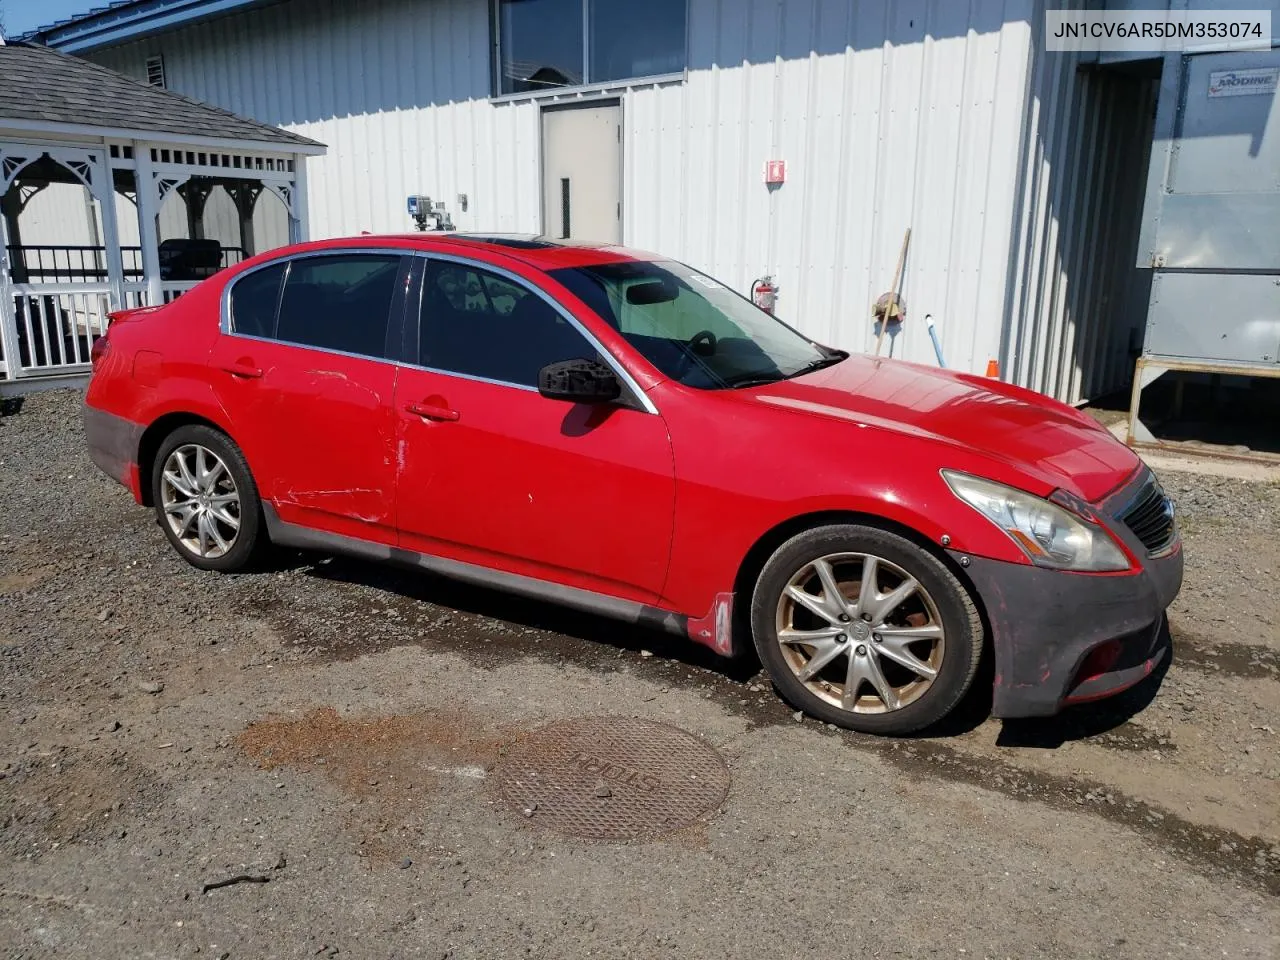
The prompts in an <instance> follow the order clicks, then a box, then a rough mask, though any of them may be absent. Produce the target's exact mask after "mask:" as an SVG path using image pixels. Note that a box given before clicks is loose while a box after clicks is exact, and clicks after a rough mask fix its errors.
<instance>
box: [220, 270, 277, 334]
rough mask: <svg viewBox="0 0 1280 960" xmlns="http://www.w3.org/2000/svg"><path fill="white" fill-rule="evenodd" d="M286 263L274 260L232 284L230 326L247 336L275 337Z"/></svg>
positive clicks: (236, 331) (234, 330)
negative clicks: (272, 262)
mask: <svg viewBox="0 0 1280 960" xmlns="http://www.w3.org/2000/svg"><path fill="white" fill-rule="evenodd" d="M286 266H287V264H284V263H277V264H274V265H273V266H270V267H264V268H262V269H261V270H255V271H253V272H252V273H250V274H248V275H247V276H244V277H241V278H240V279H239V280H237V281H236V282H235V285H234V286H232V288H231V329H232V331H233V332H235V333H240V334H244V335H245V336H249V337H274V336H275V334H276V308H277V307H278V306H279V304H280V281H281V280H283V279H284V271H285V267H286Z"/></svg>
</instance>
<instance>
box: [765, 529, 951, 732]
mask: <svg viewBox="0 0 1280 960" xmlns="http://www.w3.org/2000/svg"><path fill="white" fill-rule="evenodd" d="M776 627H777V636H778V644H779V645H780V647H781V648H782V656H783V659H784V660H785V661H786V663H787V666H788V667H790V668H791V670H792V672H793V673H794V674H795V676H796V678H797V679H798V680H799V681H800V682H801V683H803V684H804V685H805V687H806V688H807V689H808V690H809V691H810V692H811V693H813V694H814V695H815V696H817V697H819V698H820V699H822V700H823V701H825V702H827V703H829V704H831V705H833V706H836V707H839V708H840V709H842V710H848V711H851V712H853V713H864V714H867V713H872V714H874V713H890V712H893V711H895V710H900V709H902V708H903V707H905V706H907V705H908V704H910V703H913V702H915V701H916V700H918V699H919V698H920V697H921V696H923V695H924V693H925V692H926V691H927V690H928V689H929V687H930V686H932V685H933V682H934V680H935V679H936V678H937V676H938V671H939V670H940V669H941V667H942V657H943V653H944V650H945V641H946V637H945V634H944V631H943V625H942V618H941V616H940V615H939V613H938V608H937V606H936V604H935V603H934V601H933V598H932V597H931V596H929V593H928V591H927V590H925V588H924V586H923V585H922V584H921V583H920V582H919V581H918V580H916V579H915V578H914V577H912V576H911V575H910V574H909V573H908V572H907V571H906V570H904V569H902V567H900V566H898V565H897V564H895V563H892V562H890V561H888V560H886V559H884V558H883V557H878V556H875V555H873V554H866V553H836V554H829V555H827V556H824V557H820V558H818V559H816V560H813V561H810V562H809V563H806V564H804V566H802V567H801V568H800V569H798V570H797V571H796V572H795V574H794V575H793V576H792V577H791V578H790V580H788V581H787V585H786V586H785V587H784V588H783V590H782V594H781V596H780V597H779V599H778V608H777V622H776Z"/></svg>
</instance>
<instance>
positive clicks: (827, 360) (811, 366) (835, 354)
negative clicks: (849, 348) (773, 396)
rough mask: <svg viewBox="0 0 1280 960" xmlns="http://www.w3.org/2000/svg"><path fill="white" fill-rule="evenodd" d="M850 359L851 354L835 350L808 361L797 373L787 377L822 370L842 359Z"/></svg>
mask: <svg viewBox="0 0 1280 960" xmlns="http://www.w3.org/2000/svg"><path fill="white" fill-rule="evenodd" d="M848 359H849V354H847V353H845V352H844V351H843V350H833V351H831V352H830V353H829V354H827V355H826V356H825V357H819V358H818V359H817V360H810V361H809V362H808V363H806V364H805V365H804V366H803V367H801V368H800V369H799V370H797V371H796V372H795V373H793V374H791V375H790V376H788V377H787V379H788V380H790V379H792V378H793V377H802V376H804V375H805V374H806V373H813V372H814V371H815V370H822V369H824V368H826V367H834V366H835V365H836V364H837V363H840V362H841V361H842V360H848Z"/></svg>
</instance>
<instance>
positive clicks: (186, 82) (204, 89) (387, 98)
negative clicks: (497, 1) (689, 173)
mask: <svg viewBox="0 0 1280 960" xmlns="http://www.w3.org/2000/svg"><path fill="white" fill-rule="evenodd" d="M489 36H490V32H489V13H488V8H487V6H486V4H485V3H484V2H482V0H430V2H412V0H366V2H362V3H360V4H358V5H357V4H353V3H346V2H343V0H305V2H304V0H293V2H288V3H281V4H276V5H273V6H270V7H266V8H263V9H259V10H253V11H250V12H247V13H243V14H237V15H234V16H229V17H224V18H222V19H219V20H214V21H212V22H209V23H205V24H201V25H199V26H196V27H190V28H187V29H183V30H178V31H174V32H172V33H168V34H163V35H161V36H157V37H153V38H150V39H147V40H141V41H138V42H136V43H130V44H125V45H122V46H119V47H113V48H110V49H106V50H101V51H97V52H95V53H93V54H91V58H92V59H93V60H95V61H97V62H99V63H102V64H104V65H105V66H108V67H111V68H112V69H115V70H119V71H121V72H123V73H127V74H129V75H130V76H133V77H135V78H139V79H141V78H143V76H144V75H145V63H146V58H147V57H148V56H149V55H152V54H154V53H157V52H163V54H164V58H165V72H166V75H167V81H168V85H169V87H170V88H171V89H173V90H177V91H179V92H181V93H185V94H188V95H190V96H193V97H197V98H199V99H202V100H206V101H208V102H210V103H213V104H216V105H218V106H221V107H224V108H226V109H228V110H232V111H235V112H237V113H241V114H245V115H247V116H251V117H253V118H255V119H257V120H262V121H264V122H266V123H272V124H276V125H278V126H282V127H286V128H288V129H290V130H294V131H296V132H298V133H301V134H303V135H305V136H308V137H312V138H314V139H316V140H319V141H320V142H321V143H325V144H327V145H328V146H329V152H328V154H327V155H326V156H324V157H321V158H316V159H313V160H311V161H309V162H308V164H307V178H308V201H309V203H308V206H309V212H310V218H311V224H310V228H311V229H310V232H311V236H313V237H326V236H340V235H345V234H354V233H359V232H360V231H361V230H369V231H372V232H375V233H386V232H404V231H407V230H410V229H411V228H412V222H411V221H410V220H409V218H408V215H407V214H406V213H405V197H406V196H408V195H410V194H428V195H430V196H431V197H432V198H434V199H437V200H445V201H446V202H447V203H448V204H449V209H450V211H451V212H452V213H453V218H454V222H455V223H456V224H457V226H458V227H459V228H461V229H485V230H512V231H529V230H537V229H538V225H539V192H538V162H537V158H538V111H537V107H536V106H534V105H533V104H529V103H524V104H509V103H508V104H493V103H490V102H489V101H488V99H487V97H488V95H489V89H490V79H489ZM459 193H465V194H467V195H468V198H469V203H468V210H467V212H466V213H462V212H460V211H459V210H458V208H457V206H456V203H455V197H456V195H457V194H459Z"/></svg>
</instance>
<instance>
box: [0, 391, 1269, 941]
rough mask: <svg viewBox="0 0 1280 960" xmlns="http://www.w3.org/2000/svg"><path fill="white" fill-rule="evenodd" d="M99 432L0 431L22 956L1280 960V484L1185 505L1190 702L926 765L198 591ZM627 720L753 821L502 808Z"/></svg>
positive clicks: (1035, 734)
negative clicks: (516, 760)
mask: <svg viewBox="0 0 1280 960" xmlns="http://www.w3.org/2000/svg"><path fill="white" fill-rule="evenodd" d="M79 402H80V396H79V394H78V393H75V392H71V391H67V392H57V393H48V394H42V395H35V396H31V397H28V398H27V399H26V401H25V403H24V404H23V406H22V408H21V410H19V411H17V412H11V413H10V415H8V416H5V417H3V418H2V419H0V485H2V494H0V712H2V715H3V722H2V723H0V778H2V779H0V825H2V826H3V830H2V831H0V956H7V957H14V958H17V957H23V958H27V957H86V958H87V957H93V958H103V957H190V956H200V957H213V958H221V957H226V958H232V957H245V958H258V957H312V956H322V957H323V956H349V957H430V958H445V957H457V958H463V957H467V958H493V957H511V956H533V957H557V958H558V957H623V956H627V957H748V956H762V957H765V956H767V957H770V958H784V957H812V956H818V955H824V956H832V955H834V956H865V957H895V956H904V957H915V956H949V957H1033V956H1034V957H1063V958H1076V957H1206V956H1215V957H1216V956H1230V957H1258V958H1271V960H1274V958H1276V957H1280V900H1278V899H1277V898H1278V896H1280V737H1278V732H1280V591H1278V590H1277V573H1278V572H1280V536H1278V535H1280V485H1277V484H1276V483H1274V482H1271V483H1268V482H1249V483H1245V482H1242V481H1239V480H1234V479H1219V478H1204V477H1198V476H1193V475H1189V474H1177V473H1168V474H1165V475H1163V476H1162V479H1163V480H1164V482H1165V484H1166V487H1167V488H1168V489H1169V491H1170V492H1171V494H1172V495H1173V496H1174V497H1175V498H1176V499H1177V501H1178V506H1179V510H1180V513H1181V517H1182V524H1183V529H1184V531H1185V539H1186V549H1187V556H1188V570H1187V581H1186V585H1185V587H1184V589H1183V593H1182V596H1181V597H1180V598H1179V600H1178V601H1177V603H1176V605H1175V606H1174V608H1173V610H1172V611H1171V629H1172V633H1173V637H1174V644H1175V650H1174V659H1173V663H1172V665H1171V666H1170V667H1169V668H1168V669H1167V670H1166V671H1162V672H1161V674H1160V675H1158V676H1154V677H1152V678H1151V679H1150V680H1149V681H1148V682H1145V683H1144V684H1143V685H1141V686H1140V687H1138V688H1136V689H1135V690H1133V691H1131V692H1129V693H1128V694H1126V695H1125V696H1123V697H1121V698H1119V699H1117V700H1114V701H1110V702H1106V703H1103V704H1100V705H1095V706H1092V707H1089V708H1077V709H1075V710H1072V711H1071V712H1069V713H1068V714H1066V715H1064V716H1061V717H1058V718H1054V719H1052V720H1041V721H1035V722H1006V723H1001V722H999V721H995V720H991V719H990V718H989V717H988V716H987V715H986V710H987V708H988V707H989V702H988V703H984V702H983V698H982V697H981V696H980V695H979V696H974V697H972V698H971V700H970V701H969V702H967V703H966V704H965V705H964V709H963V711H962V713H961V715H960V716H958V717H957V718H956V719H955V720H954V721H953V722H951V723H949V724H948V726H947V727H946V729H943V730H939V731H933V732H932V733H930V734H929V735H927V736H922V737H919V738H916V739H913V740H905V741H889V740H878V739H874V738H870V737H864V736H858V735H855V734H849V733H846V732H843V731H837V730H834V729H832V728H828V727H825V726H823V725H821V724H817V723H814V722H812V721H810V720H804V721H797V720H796V719H795V718H794V717H793V713H792V711H791V709H790V708H788V707H787V706H786V705H784V704H782V703H780V702H779V701H778V700H777V699H776V698H775V697H774V695H773V693H772V691H771V689H770V688H769V686H768V683H767V681H766V680H765V679H764V678H763V677H762V676H760V675H759V674H758V673H757V670H756V668H755V667H754V666H753V665H752V664H750V663H726V662H723V661H720V660H717V659H716V658H715V657H713V656H711V655H710V654H709V653H706V652H704V651H702V650H699V649H696V648H693V647H690V646H688V645H682V644H680V643H678V642H676V641H674V640H672V639H669V638H667V637H664V636H662V635H658V634H653V633H649V632H646V631H643V630H639V629H632V628H628V627H624V626H620V625H618V624H615V623H612V622H609V621H605V620H600V619H596V618H593V617H589V616H585V615H581V614H575V613H571V612H566V611H563V610H560V609H557V608H554V607H550V606H546V605H542V604H538V603H533V602H526V601H520V600H514V599H511V598H508V597H504V596H500V595H498V594H493V593H489V592H486V591H483V590H478V589H472V588H466V587H462V586H459V585H456V584H452V583H449V582H446V581H442V580H436V579H432V578H427V577H423V576H420V575H417V574H410V573H405V572H401V571H398V570H393V569H388V568H382V567H378V566H374V565H370V564H365V563H359V562H355V561H349V560H341V559H326V558H317V557H304V556H300V555H290V556H284V557H282V558H280V560H279V561H278V562H277V563H276V564H275V566H274V567H273V568H272V569H271V570H269V571H268V572H265V573H256V574H252V575H243V576H218V575H216V574H205V573H201V572H199V571H196V570H194V569H192V568H191V567H189V566H188V565H186V564H185V563H183V562H182V561H181V560H180V559H179V558H178V557H177V556H176V555H175V554H174V552H173V551H172V550H171V549H170V548H169V546H168V544H167V543H166V542H165V540H164V538H163V536H162V535H161V533H160V531H159V530H158V529H157V527H156V526H155V522H154V519H153V517H152V515H151V513H150V512H149V511H147V510H144V509H142V508H139V507H136V506H134V505H133V503H132V501H131V499H130V497H129V496H128V494H127V493H126V492H125V491H124V490H123V489H122V488H120V487H118V486H116V485H114V484H113V483H112V482H110V481H109V480H107V479H106V478H105V477H103V476H101V475H100V474H99V473H98V472H97V470H96V468H94V467H93V465H92V464H91V463H90V462H89V461H88V459H87V457H86V456H85V455H84V453H83V449H82V444H81V440H80V428H79ZM649 652H652V655H649V656H646V655H645V654H646V653H649ZM603 714H609V715H620V716H626V717H637V718H642V719H648V720H661V721H666V722H669V723H672V724H675V725H676V726H678V727H680V728H682V729H684V730H687V731H690V732H692V733H695V734H697V735H699V736H701V737H703V738H705V740H706V742H707V743H709V744H710V745H711V746H713V747H714V748H715V749H716V750H717V751H718V752H719V753H720V755H721V756H722V757H723V758H724V759H725V760H726V761H727V763H728V766H729V770H730V774H731V785H730V788H729V793H728V798H727V800H726V802H725V804H724V805H723V807H722V808H721V809H720V810H719V812H717V813H716V814H715V815H714V816H713V817H711V818H710V819H708V820H707V821H706V822H704V823H702V824H700V825H697V826H695V827H694V828H691V829H686V830H682V831H680V832H678V833H675V834H672V835H669V836H667V837H665V838H662V839H656V840H645V841H629V842H593V841H586V840H579V839H574V838H571V837H566V836H562V835H560V834H557V833H554V832H550V831H549V830H547V829H545V828H544V827H542V826H540V824H539V818H538V816H537V815H536V814H530V813H529V811H524V812H522V811H519V810H515V809H511V808H510V807H509V806H508V805H507V804H505V803H504V802H503V800H502V797H501V795H500V793H499V790H498V789H497V785H496V783H495V780H496V777H495V775H494V770H495V766H496V765H498V764H500V763H501V760H502V756H503V754H504V752H505V751H506V749H507V748H508V747H509V746H510V745H511V744H513V743H516V742H518V741H520V740H521V738H523V737H526V736H528V735H529V733H530V731H533V730H536V729H537V728H539V727H542V726H543V725H545V724H547V723H549V722H551V721H555V720H559V719H562V718H567V717H578V716H594V715H603ZM526 814H529V815H526ZM242 876H247V877H251V878H252V880H251V881H245V882H238V883H234V884H231V885H227V886H216V887H212V888H209V889H207V890H206V885H209V884H217V883H219V882H221V881H225V880H231V879H234V878H236V877H242Z"/></svg>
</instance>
